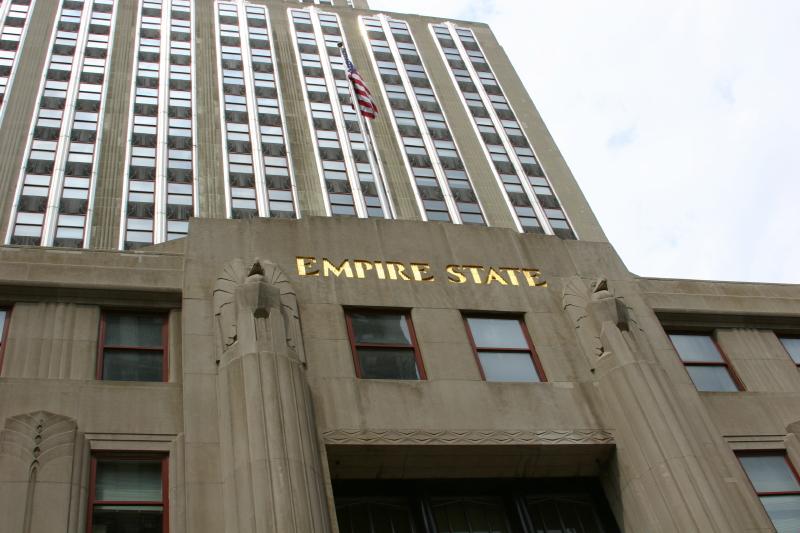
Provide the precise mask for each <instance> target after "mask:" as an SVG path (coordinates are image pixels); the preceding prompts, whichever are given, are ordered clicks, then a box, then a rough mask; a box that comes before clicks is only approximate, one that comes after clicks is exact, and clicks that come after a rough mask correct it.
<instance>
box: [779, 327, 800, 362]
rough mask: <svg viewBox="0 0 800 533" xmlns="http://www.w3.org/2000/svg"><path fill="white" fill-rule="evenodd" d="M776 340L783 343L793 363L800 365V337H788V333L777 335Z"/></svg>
mask: <svg viewBox="0 0 800 533" xmlns="http://www.w3.org/2000/svg"><path fill="white" fill-rule="evenodd" d="M778 340H780V341H781V344H783V348H784V349H785V350H786V353H788V354H789V357H791V358H792V361H794V364H796V365H798V366H800V337H790V336H788V335H779V336H778Z"/></svg>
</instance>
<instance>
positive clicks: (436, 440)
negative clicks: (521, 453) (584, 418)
mask: <svg viewBox="0 0 800 533" xmlns="http://www.w3.org/2000/svg"><path fill="white" fill-rule="evenodd" d="M322 438H323V440H324V441H325V444H436V445H475V444H510V445H526V444H527V445H530V444H613V443H614V436H613V435H612V434H611V432H609V431H606V430H602V429H581V430H559V429H546V430H541V431H523V430H519V431H482V430H472V429H465V430H441V431H435V430H425V429H337V430H331V431H326V432H324V433H323V434H322Z"/></svg>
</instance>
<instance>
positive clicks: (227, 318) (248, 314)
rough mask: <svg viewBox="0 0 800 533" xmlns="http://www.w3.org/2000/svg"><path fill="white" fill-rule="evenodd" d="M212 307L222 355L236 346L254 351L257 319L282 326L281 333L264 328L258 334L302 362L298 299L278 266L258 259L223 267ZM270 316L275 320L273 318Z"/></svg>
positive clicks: (215, 289)
mask: <svg viewBox="0 0 800 533" xmlns="http://www.w3.org/2000/svg"><path fill="white" fill-rule="evenodd" d="M213 303H214V319H215V322H216V330H217V337H218V339H219V342H220V350H221V352H222V353H224V352H226V351H227V350H229V349H231V348H233V347H234V346H235V345H237V344H248V346H247V347H246V348H245V347H243V346H240V347H239V349H240V351H242V350H244V351H246V350H250V349H255V346H256V345H257V344H258V337H259V332H257V331H256V327H257V326H256V323H255V319H256V318H260V319H267V320H266V322H267V323H268V324H270V325H278V324H281V323H282V325H281V327H280V329H281V330H282V331H273V330H272V329H270V327H267V330H266V331H264V332H261V337H263V336H264V335H270V336H271V337H272V338H271V340H272V341H273V344H275V345H277V346H281V347H282V348H285V349H286V351H287V352H288V355H290V356H292V357H295V358H297V359H299V360H300V361H302V362H304V361H305V353H304V351H303V341H302V336H301V330H300V313H299V309H298V305H297V296H296V295H295V292H294V289H293V288H292V285H291V283H290V282H289V280H288V278H287V277H286V276H285V275H284V273H283V272H282V271H281V269H280V268H278V266H277V265H275V264H273V263H271V262H269V261H262V260H260V259H258V258H256V260H255V261H254V262H253V263H251V264H250V265H246V264H245V263H244V261H242V260H241V259H234V260H233V261H231V262H229V263H228V264H226V265H225V267H224V269H223V271H222V274H220V276H219V278H217V282H216V284H215V285H214V294H213ZM273 312H275V313H277V315H278V316H277V317H273V316H272V314H273ZM272 318H277V320H272ZM262 340H263V339H262ZM250 343H252V344H253V346H250V345H249V344H250ZM262 344H263V343H262ZM281 351H282V350H281Z"/></svg>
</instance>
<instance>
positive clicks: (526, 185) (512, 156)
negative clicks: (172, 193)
mask: <svg viewBox="0 0 800 533" xmlns="http://www.w3.org/2000/svg"><path fill="white" fill-rule="evenodd" d="M445 25H446V26H447V29H448V30H449V31H450V37H451V38H452V39H453V42H454V43H455V45H456V48H457V49H458V53H459V54H460V55H461V60H462V61H464V66H465V67H466V69H467V72H469V76H470V78H472V82H473V83H474V84H475V88H476V89H477V90H478V94H479V95H480V97H481V101H482V102H483V106H484V107H485V108H486V111H487V112H488V113H489V117H490V118H491V119H492V123H493V124H494V128H495V130H496V131H497V134H498V135H499V136H500V140H501V141H502V143H503V148H505V150H506V153H507V154H508V158H509V160H510V161H511V164H512V165H513V166H514V170H515V171H516V172H517V177H519V181H520V183H521V184H522V188H523V189H525V194H526V195H528V200H530V202H531V205H532V206H533V210H534V211H536V218H538V219H539V224H541V226H542V229H544V231H545V233H547V234H548V235H552V234H553V228H551V227H550V221H549V220H548V219H547V216H546V215H545V213H544V209H543V208H542V206H541V205H540V204H539V200H538V198H536V194H534V192H533V187H532V186H531V183H530V180H529V179H528V176H527V174H526V173H525V169H523V168H522V163H521V162H520V161H519V158H518V157H517V153H516V152H515V151H514V146H513V145H512V144H511V141H510V140H509V138H508V135H507V134H506V131H505V128H504V127H503V124H502V123H501V122H500V117H498V116H497V112H496V111H495V109H494V106H493V105H492V102H491V100H490V99H489V95H488V94H487V93H486V89H484V87H483V84H482V83H481V81H480V76H478V73H477V71H476V70H475V67H474V65H473V64H472V61H471V60H470V58H469V54H467V51H466V48H464V44H463V43H462V42H461V38H460V36H459V35H458V32H457V31H456V27H455V25H454V24H453V23H452V22H447V23H445ZM473 37H474V34H473ZM434 39H436V41H437V42H438V38H436V36H435V35H434ZM475 41H476V42H477V39H476V40H475ZM481 54H483V51H481ZM442 56H443V57H444V60H445V63H447V57H446V56H444V54H442ZM485 57H486V56H484V58H485ZM487 65H488V62H487ZM447 66H448V68H452V67H451V66H450V64H449V63H448V65H447ZM492 75H493V76H494V72H492ZM495 79H497V77H495ZM498 83H499V82H498ZM456 85H457V84H456ZM459 91H460V87H459ZM509 107H510V106H509ZM467 111H469V106H467ZM514 116H515V117H516V115H514ZM481 141H482V142H483V143H484V145H485V144H486V141H484V140H483V137H481ZM531 146H533V145H531ZM489 159H490V160H491V155H490V156H489ZM491 165H492V166H494V163H491ZM515 214H516V212H515Z"/></svg>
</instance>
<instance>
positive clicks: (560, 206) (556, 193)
mask: <svg viewBox="0 0 800 533" xmlns="http://www.w3.org/2000/svg"><path fill="white" fill-rule="evenodd" d="M456 33H458V32H456ZM470 33H471V34H472V38H473V39H475V44H476V45H477V46H478V49H479V50H480V52H481V55H482V56H483V60H484V61H486V66H487V67H489V71H490V72H491V73H492V76H494V81H495V82H496V83H497V86H498V87H500V92H501V93H503V98H505V100H506V105H508V108H509V110H511V113H512V114H513V115H514V121H515V122H516V123H517V124H519V131H520V132H521V133H522V136H523V137H525V140H526V141H527V142H528V147H529V148H530V149H531V151H532V152H533V156H534V157H535V158H536V162H537V163H538V164H539V168H541V169H542V174H544V178H545V179H546V180H547V185H548V187H550V192H552V193H553V196H555V198H556V200H558V205H559V208H560V210H561V212H562V214H563V215H564V218H565V219H566V221H567V224H569V228H570V230H571V231H572V233H573V234H574V235H575V238H576V239H577V238H578V232H577V231H575V226H573V224H572V221H571V220H570V218H569V214H568V213H567V210H566V209H564V204H562V203H561V199H560V198H559V197H558V192H557V191H556V190H555V188H554V187H553V182H552V181H551V180H550V177H549V176H548V175H547V170H545V168H544V165H542V161H541V159H539V155H538V154H537V153H536V145H535V144H534V143H533V142H531V139H530V137H528V134H527V133H525V130H524V129H523V128H522V123H521V122H520V121H519V116H518V115H517V112H516V111H514V108H513V107H512V106H511V102H510V101H509V100H508V98H507V97H506V92H505V91H504V90H503V87H502V86H501V85H500V79H499V78H498V77H497V74H495V72H494V69H493V68H492V65H491V64H490V63H489V59H488V58H487V57H486V53H485V52H484V51H483V47H482V46H481V43H480V42H478V39H477V38H476V37H475V32H474V31H472V30H470ZM456 42H458V43H459V44H460V41H456ZM469 66H470V67H472V61H469ZM477 85H479V86H480V87H479V89H480V90H481V91H485V89H484V87H483V83H479V84H477ZM487 94H488V93H487ZM491 107H492V112H495V110H494V106H491ZM498 118H499V117H498ZM502 130H503V135H504V136H506V135H507V134H506V132H505V128H502ZM514 157H519V156H517V153H516V152H514ZM525 181H526V182H528V178H527V175H526V176H525ZM534 197H536V193H535V192H534ZM537 203H538V201H537ZM547 224H548V225H550V220H549V219H547Z"/></svg>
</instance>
